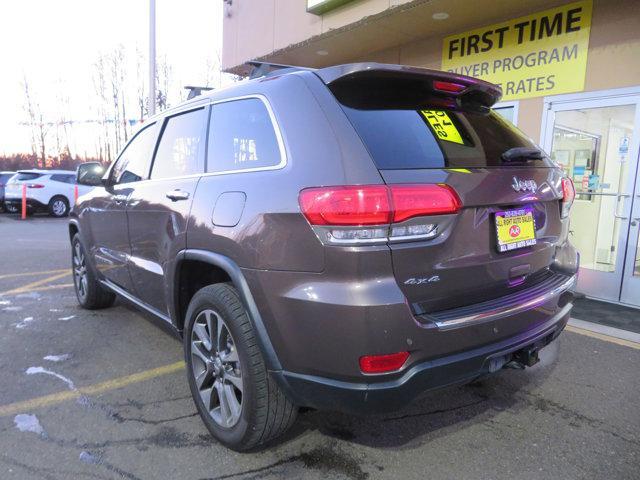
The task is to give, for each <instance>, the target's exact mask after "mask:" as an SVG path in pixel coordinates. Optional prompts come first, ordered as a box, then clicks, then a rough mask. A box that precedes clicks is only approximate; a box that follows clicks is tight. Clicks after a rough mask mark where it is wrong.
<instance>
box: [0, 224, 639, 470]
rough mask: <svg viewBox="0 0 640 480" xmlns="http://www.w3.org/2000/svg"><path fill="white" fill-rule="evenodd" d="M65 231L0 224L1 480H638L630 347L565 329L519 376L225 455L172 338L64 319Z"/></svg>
mask: <svg viewBox="0 0 640 480" xmlns="http://www.w3.org/2000/svg"><path fill="white" fill-rule="evenodd" d="M66 229H67V226H66V221H64V220H54V219H49V218H44V217H34V218H30V219H28V220H27V221H20V220H18V219H17V218H16V217H15V216H9V215H0V244H1V245H2V249H1V254H0V255H1V257H0V372H1V373H0V378H1V380H0V385H1V386H2V388H0V478H2V479H23V478H25V479H38V478H44V479H67V478H74V479H75V478H92V479H95V478H97V479H111V478H126V479H175V478H184V479H241V478H247V479H249V478H250V479H258V478H259V479H271V478H281V477H287V478H322V479H327V478H347V479H354V480H361V479H362V480H363V479H377V478H403V479H413V478H416V479H417V478H420V479H424V478H428V479H440V478H443V479H449V478H450V479H474V480H477V479H503V478H504V479H511V478H518V479H534V478H535V479H574V478H576V479H577V478H580V479H600V478H602V479H605V478H606V479H622V478H625V479H638V478H640V473H639V472H640V408H639V405H640V344H637V343H633V342H628V341H618V340H615V339H607V338H606V337H602V338H594V337H592V336H588V335H586V334H585V333H586V332H584V331H580V330H579V329H575V328H572V331H566V332H564V333H563V334H562V335H561V337H560V339H559V340H558V341H557V342H555V343H554V344H552V345H551V346H549V347H548V348H547V349H545V350H544V351H543V355H542V361H541V363H540V364H538V365H536V366H535V367H533V368H531V369H528V370H525V371H520V370H503V371H501V372H500V373H498V374H496V375H494V376H492V377H489V378H486V379H483V380H481V381H477V382H475V383H473V384H471V385H466V386H462V387H455V388H448V389H445V390H441V391H437V392H431V393H428V394H425V395H424V396H422V397H421V398H420V399H419V400H418V401H416V402H415V403H414V404H413V405H411V406H410V407H409V408H407V409H405V410H403V411H401V412H397V413H395V414H392V415H386V416H376V417H366V418H357V417H350V416H346V415H342V414H335V413H327V412H314V411H308V412H304V413H302V414H301V415H300V416H299V418H298V421H297V423H296V425H295V426H294V428H293V429H292V431H290V432H289V434H287V436H286V437H285V438H283V439H281V440H280V441H278V442H277V443H276V444H274V445H272V446H271V447H270V448H268V449H266V450H264V451H261V452H257V453H248V454H239V453H235V452H231V451H228V450H226V449H225V448H223V447H221V446H219V445H218V444H216V443H215V441H214V440H212V439H211V437H210V436H209V435H208V432H207V430H206V429H205V427H204V426H203V424H202V423H201V421H200V419H199V417H198V416H197V414H196V410H195V407H194V405H193V403H192V401H191V396H190V394H189V389H188V386H187V382H186V378H185V375H184V371H183V365H182V363H181V362H182V348H181V343H180V342H179V341H178V340H177V339H176V338H175V337H174V336H172V335H171V334H170V333H168V332H167V331H166V329H164V328H162V325H161V324H160V323H159V322H158V321H156V320H154V319H152V318H150V317H148V316H146V315H143V314H142V313H140V312H138V311H137V310H134V309H133V308H130V307H128V306H126V305H124V304H123V303H122V302H118V303H117V304H116V306H115V307H113V308H111V309H108V310H102V311H96V312H88V311H83V310H80V309H79V308H78V307H77V305H76V300H75V296H74V293H73V287H72V284H71V274H70V271H69V269H68V265H69V255H70V253H69V246H68V237H67V233H66V232H67V230H66Z"/></svg>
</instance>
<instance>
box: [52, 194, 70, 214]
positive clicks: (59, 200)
mask: <svg viewBox="0 0 640 480" xmlns="http://www.w3.org/2000/svg"><path fill="white" fill-rule="evenodd" d="M49 215H51V216H52V217H56V218H62V217H66V216H67V215H69V200H67V197H63V196H62V195H56V196H55V197H53V198H52V199H51V200H49Z"/></svg>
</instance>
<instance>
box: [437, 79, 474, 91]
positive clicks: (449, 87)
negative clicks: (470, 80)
mask: <svg viewBox="0 0 640 480" xmlns="http://www.w3.org/2000/svg"><path fill="white" fill-rule="evenodd" d="M465 88H467V87H466V86H465V85H461V84H459V83H454V82H443V81H440V80H434V81H433V89H434V90H440V91H441V92H448V93H460V92H461V91H463V90H464V89H465Z"/></svg>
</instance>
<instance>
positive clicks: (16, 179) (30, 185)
mask: <svg viewBox="0 0 640 480" xmlns="http://www.w3.org/2000/svg"><path fill="white" fill-rule="evenodd" d="M43 175H44V173H41V172H33V171H28V170H27V171H19V172H17V173H16V174H15V175H14V176H12V177H11V178H10V179H9V181H8V182H7V184H6V185H5V192H4V195H5V199H6V200H15V199H19V198H22V185H26V186H27V197H29V192H30V191H31V190H33V189H40V188H44V184H43V183H39V181H38V179H40V178H41V177H42V176H43Z"/></svg>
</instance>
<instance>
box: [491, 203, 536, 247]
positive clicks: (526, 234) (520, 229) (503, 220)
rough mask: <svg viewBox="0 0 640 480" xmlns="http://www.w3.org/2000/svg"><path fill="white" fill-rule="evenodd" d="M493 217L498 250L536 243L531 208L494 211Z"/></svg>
mask: <svg viewBox="0 0 640 480" xmlns="http://www.w3.org/2000/svg"><path fill="white" fill-rule="evenodd" d="M495 217H496V232H497V235H498V251H499V252H509V251H511V250H515V249H516V248H524V247H530V246H532V245H535V244H536V224H535V220H534V218H533V208H531V207H525V208H519V209H517V210H505V211H502V212H496V214H495Z"/></svg>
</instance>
